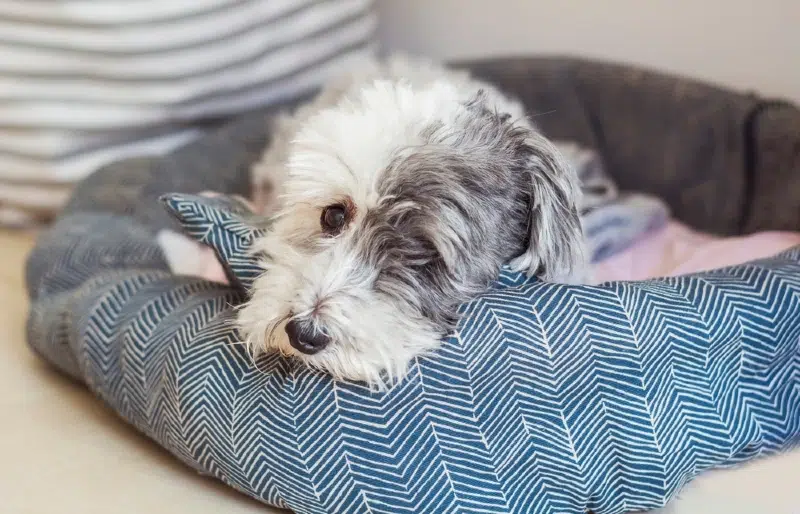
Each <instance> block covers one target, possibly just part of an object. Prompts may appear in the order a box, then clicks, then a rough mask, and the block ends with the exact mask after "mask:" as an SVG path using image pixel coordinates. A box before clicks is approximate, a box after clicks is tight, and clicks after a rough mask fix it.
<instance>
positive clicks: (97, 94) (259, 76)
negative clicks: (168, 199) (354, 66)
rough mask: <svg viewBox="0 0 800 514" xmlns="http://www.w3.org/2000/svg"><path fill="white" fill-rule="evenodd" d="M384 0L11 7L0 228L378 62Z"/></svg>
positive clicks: (5, 27)
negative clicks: (248, 114) (89, 178)
mask: <svg viewBox="0 0 800 514" xmlns="http://www.w3.org/2000/svg"><path fill="white" fill-rule="evenodd" d="M375 29H376V14H375V8H374V0H269V1H264V0H170V1H169V2H163V1H160V0H139V1H137V2H124V1H121V0H96V1H93V2H86V1H85V0H60V1H56V2H47V3H46V4H45V3H40V2H26V1H24V0H7V1H4V2H0V34H2V38H0V223H24V222H30V221H35V220H39V219H41V218H43V217H46V216H48V215H52V214H53V212H54V211H55V210H57V208H58V207H59V206H60V205H62V204H63V202H64V199H65V198H66V194H67V193H66V192H68V191H69V186H70V185H71V184H73V183H74V182H75V181H77V180H80V179H81V178H83V177H85V176H86V175H87V174H89V173H91V172H92V171H94V170H95V169H97V168H98V167H100V166H102V165H104V164H107V163H109V162H113V161H116V160H119V159H123V158H127V157H133V156H140V155H159V154H163V153H166V152H168V151H170V150H172V149H174V148H176V147H178V146H181V145H183V144H185V143H187V142H188V141H190V140H192V139H194V138H196V137H198V136H199V135H200V134H201V133H202V131H203V127H207V126H208V123H209V121H218V120H222V119H226V118H229V117H231V116H233V115H235V114H238V113H241V112H244V111H248V110H251V109H253V108H258V107H265V106H268V105H271V104H275V103H277V102H280V101H285V100H287V99H290V98H293V97H296V96H299V95H301V94H303V93H306V92H308V91H310V90H311V89H313V88H315V87H317V86H318V85H319V84H320V83H321V82H323V81H324V80H325V79H326V78H327V77H329V76H330V75H331V74H332V73H333V72H335V71H337V70H340V69H341V68H342V67H345V66H348V65H350V64H351V63H356V62H358V61H359V60H361V59H363V58H365V57H368V56H371V55H374V53H375V40H376V38H375Z"/></svg>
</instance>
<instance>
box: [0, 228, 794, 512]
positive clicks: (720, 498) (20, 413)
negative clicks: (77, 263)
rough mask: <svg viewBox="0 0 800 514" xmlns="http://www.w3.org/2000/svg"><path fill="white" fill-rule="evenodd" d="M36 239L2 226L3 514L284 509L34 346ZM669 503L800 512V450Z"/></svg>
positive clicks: (719, 476)
mask: <svg viewBox="0 0 800 514" xmlns="http://www.w3.org/2000/svg"><path fill="white" fill-rule="evenodd" d="M32 244H33V238H32V237H31V236H29V235H25V234H19V233H8V232H2V231H0V420H2V423H0V456H2V461H1V462H2V463H1V465H0V514H95V513H96V514H183V513H187V514H188V513H191V514H206V513H208V514H212V513H213V514H220V513H224V514H240V513H241V514H243V513H256V512H258V513H262V514H264V513H267V512H277V511H271V510H270V509H267V508H265V507H264V506H262V505H260V504H257V503H255V502H254V501H251V500H249V499H248V498H246V497H244V496H243V495H240V494H238V493H236V492H233V491H232V490H229V489H228V488H226V487H224V486H222V485H221V484H219V483H217V482H215V481H213V480H210V479H205V478H202V477H199V476H198V475H196V474H195V473H194V472H192V471H190V470H189V469H187V468H186V467H184V466H183V465H181V464H180V463H178V462H177V461H175V460H174V459H173V458H171V457H170V456H169V455H167V454H166V453H165V452H163V451H162V450H160V449H159V448H158V447H157V446H156V445H154V444H153V443H151V442H150V441H148V440H145V439H144V438H143V437H141V436H139V435H138V434H137V433H135V432H134V431H133V430H132V429H130V428H129V427H128V426H126V425H125V424H123V423H122V422H121V421H120V420H119V419H117V418H116V417H115V416H114V415H113V414H112V413H111V412H110V411H109V410H107V409H106V408H104V407H102V406H101V405H100V403H99V402H97V401H95V400H94V399H93V398H92V397H91V396H90V395H89V393H87V392H86V391H85V390H84V389H83V388H81V387H80V386H78V385H76V384H73V383H71V382H69V381H67V380H64V379H63V378H61V377H60V376H59V375H57V374H55V373H53V372H52V371H51V370H50V369H48V368H47V367H46V366H45V365H43V364H42V363H41V362H39V361H38V360H37V358H36V357H34V356H33V355H32V354H31V353H30V352H29V351H28V350H27V348H26V346H25V343H24V331H23V328H24V321H25V317H26V309H27V305H26V302H25V294H24V289H23V283H22V265H23V262H24V258H25V254H26V253H27V251H28V250H29V249H30V247H31V246H32ZM666 512H669V513H671V514H715V513H723V512H724V513H725V514H762V513H763V514H800V452H794V453H792V454H789V455H784V456H781V457H777V458H772V459H766V460H764V461H760V462H756V463H754V464H751V465H748V466H746V467H743V468H740V469H736V470H731V471H725V472H714V473H710V474H708V475H706V476H704V477H702V478H700V479H698V480H697V481H695V482H694V483H693V484H692V485H691V486H690V487H689V488H688V489H687V490H686V491H685V492H684V494H682V495H681V499H680V500H679V501H678V502H677V503H675V504H673V505H671V506H670V508H669V509H666ZM332 514H337V513H332ZM420 514H435V513H420Z"/></svg>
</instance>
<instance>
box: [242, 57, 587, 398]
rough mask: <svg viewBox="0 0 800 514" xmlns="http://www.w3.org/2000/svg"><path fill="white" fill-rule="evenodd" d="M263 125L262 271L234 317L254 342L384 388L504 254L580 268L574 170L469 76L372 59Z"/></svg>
mask: <svg viewBox="0 0 800 514" xmlns="http://www.w3.org/2000/svg"><path fill="white" fill-rule="evenodd" d="M272 133H273V139H272V141H271V142H270V143H269V144H268V145H267V147H266V148H265V151H264V153H263V156H262V158H261V159H260V161H259V162H258V163H257V164H256V165H255V166H254V168H253V180H254V190H255V191H256V194H255V204H256V205H257V208H258V209H260V210H261V211H262V212H263V213H265V214H268V215H269V217H270V218H271V220H272V224H271V227H270V230H269V231H268V232H267V234H266V235H265V236H263V237H262V238H260V239H258V240H257V241H256V242H255V243H254V246H253V251H254V252H256V253H257V254H258V255H259V256H260V263H261V266H262V267H263V273H262V274H261V275H260V276H259V277H258V278H257V279H256V280H255V282H254V284H253V289H252V291H251V296H250V298H249V299H248V301H247V302H246V303H245V304H244V305H242V306H241V308H240V310H239V311H238V313H237V326H238V330H239V332H240V334H241V336H242V339H243V341H244V342H245V343H246V344H247V346H248V348H249V349H250V350H252V351H253V352H254V353H258V352H260V351H269V350H275V351H279V352H281V353H283V354H285V355H290V356H293V357H295V358H297V359H299V360H300V361H302V362H303V363H304V364H306V365H308V366H310V367H312V368H315V369H318V370H322V371H324V372H327V373H329V374H330V375H332V376H333V377H334V378H335V379H340V380H355V381H362V382H365V383H366V384H368V385H369V386H371V387H374V388H378V389H382V388H385V387H387V386H390V385H391V384H393V383H395V382H396V381H398V380H400V379H402V378H403V377H404V376H405V375H406V374H407V372H408V369H409V366H410V364H411V363H412V362H413V361H414V359H416V358H419V357H422V356H426V355H429V354H430V353H432V352H434V351H435V350H436V349H437V348H438V347H439V345H440V343H441V340H442V338H443V337H446V336H447V335H448V334H451V333H452V332H453V331H454V330H455V329H456V327H457V322H458V309H459V306H460V305H462V304H463V303H465V302H467V301H469V300H471V299H473V298H474V297H476V296H477V295H479V294H481V293H482V292H484V291H486V290H487V289H488V287H489V286H490V285H491V283H492V281H493V280H494V279H496V278H497V275H498V273H499V271H500V269H501V267H502V266H503V265H508V266H509V267H510V268H511V269H512V270H516V271H523V272H525V273H527V274H528V275H530V276H537V277H539V278H540V279H542V280H548V281H554V282H562V283H581V282H583V281H584V280H585V278H586V273H587V269H588V265H587V256H586V253H587V252H586V249H585V241H584V237H583V232H582V229H581V222H580V218H579V212H578V208H579V203H580V197H581V190H580V183H579V180H578V178H577V175H576V174H575V173H574V172H573V171H572V170H571V169H570V167H569V166H567V165H566V163H565V162H564V161H563V159H562V157H561V156H560V154H559V152H558V151H557V149H556V148H555V147H554V146H553V144H552V143H551V142H550V141H548V139H546V138H545V137H544V136H543V135H542V134H541V133H540V132H539V131H538V130H537V129H536V127H535V126H534V125H533V123H532V122H531V121H530V120H529V119H528V117H527V116H526V112H525V109H524V107H523V106H522V104H521V103H520V102H518V101H517V100H516V99H513V98H511V97H509V96H508V95H506V94H504V93H502V92H501V91H500V90H499V89H497V88H495V87H494V86H492V85H490V84H488V83H485V82H483V81H480V80H478V79H475V78H473V77H471V76H470V75H469V74H468V73H466V72H463V71H457V70H453V69H450V68H447V67H445V66H443V65H440V64H438V63H434V62H431V61H426V60H422V59H414V58H408V57H398V56H396V57H391V58H389V59H387V60H384V61H374V62H371V63H369V64H368V65H366V66H364V67H363V68H360V69H359V70H357V71H354V72H350V73H347V74H346V75H345V76H344V77H343V78H342V79H341V80H338V81H333V82H331V83H330V84H329V85H328V86H326V87H324V88H323V89H322V90H321V91H320V92H319V94H318V95H317V96H316V97H315V98H314V99H313V100H312V101H310V102H309V103H307V104H305V105H303V106H301V107H300V108H299V109H297V110H296V111H295V112H293V113H289V114H286V115H284V116H281V117H280V118H278V119H277V120H276V122H275V124H274V126H273V131H272Z"/></svg>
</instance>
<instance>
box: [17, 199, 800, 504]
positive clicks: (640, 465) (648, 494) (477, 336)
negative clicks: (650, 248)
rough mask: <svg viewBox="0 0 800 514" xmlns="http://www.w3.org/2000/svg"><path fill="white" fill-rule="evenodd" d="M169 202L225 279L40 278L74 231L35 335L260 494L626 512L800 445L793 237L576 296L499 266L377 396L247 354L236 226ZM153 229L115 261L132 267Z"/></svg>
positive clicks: (148, 424)
mask: <svg viewBox="0 0 800 514" xmlns="http://www.w3.org/2000/svg"><path fill="white" fill-rule="evenodd" d="M165 202H166V204H167V205H168V206H169V208H170V209H171V210H172V211H173V213H174V214H175V216H177V217H178V218H179V219H180V220H181V222H182V223H183V224H184V226H185V228H186V231H187V233H188V234H191V235H192V236H194V237H196V238H197V239H199V240H201V241H203V242H205V243H206V244H209V245H211V246H213V247H215V248H216V250H217V252H218V254H219V255H220V256H221V258H222V259H224V260H225V261H226V263H227V267H228V272H229V273H230V275H231V277H232V278H234V279H236V280H235V281H234V284H235V286H237V287H235V288H227V287H223V286H220V285H215V284H211V283H208V282H203V281H199V280H192V279H186V278H178V277H174V276H170V275H169V274H168V273H166V272H165V271H163V265H162V264H161V263H160V261H158V259H157V258H156V257H153V256H149V257H147V258H144V257H142V258H141V259H138V260H137V259H134V260H132V261H131V262H133V264H132V265H130V266H117V267H112V268H109V269H106V268H102V269H100V271H98V272H97V275H96V276H95V277H93V278H91V279H90V280H87V281H84V282H81V284H83V285H81V286H80V287H78V288H77V289H76V288H74V287H73V285H71V284H63V283H62V281H60V280H58V279H57V277H58V276H59V275H61V274H64V273H66V271H65V270H67V271H68V270H70V269H71V268H75V269H82V268H81V266H84V265H85V264H81V262H82V261H81V260H80V259H79V258H77V257H76V256H80V255H85V254H87V252H89V248H88V247H85V246H84V245H93V246H92V248H93V250H92V251H93V252H94V253H95V254H102V252H98V250H97V245H99V244H103V243H102V241H98V240H89V241H86V240H85V239H82V238H78V237H76V238H72V239H70V240H69V241H70V243H69V244H65V243H63V241H62V246H63V248H61V251H62V252H63V254H64V255H65V258H64V259H62V260H60V261H58V262H57V264H55V265H53V266H52V269H51V270H50V272H49V274H46V275H47V277H48V278H47V279H42V280H43V282H42V283H41V284H40V285H39V289H37V291H39V292H42V291H44V292H43V293H41V294H40V297H39V299H38V300H37V303H36V304H35V305H36V306H37V307H36V308H35V309H34V311H33V313H32V316H31V322H30V327H31V337H30V341H31V344H32V345H33V346H34V347H35V348H36V349H37V351H39V352H40V353H41V354H42V355H44V356H45V357H46V358H47V359H49V360H50V361H51V362H54V363H55V364H57V365H59V366H60V367H62V369H65V370H67V371H71V372H72V373H73V374H74V375H76V376H79V377H80V378H81V379H83V380H84V381H85V382H86V383H87V384H88V385H89V386H90V387H91V388H92V389H93V390H94V391H95V392H96V393H97V394H98V395H99V396H100V397H101V398H103V399H104V400H105V401H106V402H107V403H108V404H109V405H110V406H111V407H112V408H113V409H114V410H116V411H117V412H118V413H119V414H120V415H122V416H123V417H124V418H125V419H126V420H128V421H130V422H131V423H133V424H134V425H135V426H136V427H137V428H138V429H139V430H141V431H142V432H144V433H145V434H147V435H148V436H150V437H151V438H153V439H155V440H156V441H158V442H159V443H160V444H161V445H163V446H164V447H165V448H167V449H168V450H169V451H171V452H172V453H173V454H175V455H176V456H177V457H179V458H180V459H181V460H183V461H184V462H185V463H187V464H189V465H191V466H193V467H194V468H195V469H197V470H200V471H201V472H204V473H208V474H211V475H214V476H216V477H218V478H220V479H221V480H223V481H225V482H226V483H227V484H229V485H231V486H233V487H235V488H237V489H238V490H240V491H242V492H244V493H246V494H249V495H250V496H253V497H255V498H258V499H260V500H261V501H263V502H265V503H268V504H270V505H274V506H278V507H284V508H289V509H291V510H293V511H295V512H298V513H304V514H305V513H320V514H321V513H329V514H362V513H387V514H399V513H425V514H427V513H433V514H439V513H451V512H452V513H456V512H458V513H467V512H475V513H478V512H481V513H487V512H488V513H497V514H523V513H525V514H528V513H537V514H584V513H585V512H587V510H590V511H592V512H595V513H598V514H600V513H622V512H629V511H636V510H646V509H652V508H656V507H661V506H664V505H665V503H667V502H668V501H669V500H670V499H671V498H672V497H674V495H675V494H676V492H677V491H678V490H679V489H680V487H681V486H682V485H684V484H685V483H686V482H687V481H688V480H690V479H691V478H692V477H694V476H696V475H697V474H698V473H700V472H702V471H703V470H706V469H709V468H712V467H717V466H725V465H731V464H735V463H738V462H741V461H744V460H747V459H752V458H754V457H757V456H763V455H768V454H771V453H775V452H778V451H781V450H783V449H786V448H788V447H790V446H792V445H794V444H796V443H798V442H800V248H798V249H793V250H791V251H788V252H785V253H783V254H781V255H778V256H776V257H774V258H771V259H766V260H762V261H758V262H754V263H750V264H746V265H741V266H736V267H731V268H726V269H721V270H717V271H713V272H709V273H702V274H697V275H692V276H687V277H681V278H669V279H661V280H651V281H646V282H631V283H609V284H604V285H600V286H592V287H588V286H581V287H572V286H564V285H553V284H547V283H542V282H539V281H535V280H530V279H527V278H525V277H524V276H521V275H519V274H515V273H511V272H510V271H508V270H504V271H503V272H502V274H501V275H500V277H499V279H498V280H497V282H496V284H495V285H494V287H493V288H492V289H491V290H490V291H489V292H487V293H486V294H484V295H482V296H481V297H480V298H477V299H475V300H474V301H472V302H471V303H469V304H467V305H465V306H464V307H463V318H462V320H461V322H460V325H459V330H458V331H457V333H456V334H455V335H454V336H453V337H451V338H449V339H448V340H447V341H445V342H444V344H443V347H442V349H441V351H440V352H438V354H437V355H436V356H435V357H433V358H427V359H419V360H418V361H417V362H415V363H414V365H413V367H412V370H411V373H410V375H409V376H408V378H407V379H406V380H404V381H403V382H402V383H400V384H398V385H397V386H396V387H394V388H393V389H392V390H391V391H389V392H387V393H383V394H379V393H371V392H370V391H369V390H367V389H366V388H365V387H362V386H361V385H359V384H354V383H342V382H334V381H332V380H331V379H329V378H328V377H327V376H325V375H323V374H320V373H316V372H312V371H309V370H308V369H306V368H304V367H302V366H301V365H298V364H296V363H295V362H293V361H291V360H286V359H284V358H282V357H280V356H278V355H267V356H264V357H262V358H260V359H259V360H258V361H257V362H253V361H252V360H251V358H250V357H249V355H248V354H247V352H246V351H245V349H244V348H243V347H242V346H241V345H239V344H237V343H238V338H237V335H236V333H235V331H234V330H233V329H232V327H231V321H232V319H233V315H234V306H235V305H236V304H237V303H239V302H240V301H241V300H242V299H243V298H244V295H245V294H246V292H245V289H246V286H247V284H249V280H250V279H251V278H252V276H253V273H254V268H253V265H252V262H251V261H250V259H249V258H247V256H246V250H247V247H248V246H249V243H250V241H251V240H252V238H253V235H254V233H255V232H254V229H252V228H251V227H250V226H249V225H248V224H247V223H246V221H247V220H243V219H242V217H241V212H238V211H236V210H235V209H234V210H227V209H226V207H225V206H224V204H221V203H219V202H218V201H217V200H210V199H203V198H201V197H194V196H183V195H175V196H171V197H169V198H167V199H165ZM115 223H121V222H120V221H119V220H117V221H115ZM118 229H119V230H123V231H124V230H127V229H125V227H123V226H121V225H120V226H119V227H118ZM151 240H152V238H148V237H147V236H141V237H140V238H139V239H132V240H130V242H129V243H128V247H127V251H129V252H130V251H134V250H136V251H137V252H138V253H137V255H140V256H145V257H146V256H148V255H150V254H149V253H148V252H149V251H150V250H152V247H151V246H148V244H149V243H150V241H151ZM137 241H139V242H140V246H137ZM113 243H114V242H113V241H112V242H110V243H108V244H113ZM109 251H111V250H109ZM129 261H130V258H129ZM126 262H127V261H126ZM34 296H36V295H34ZM54 312H55V313H58V316H56V315H54V314H53V313H54Z"/></svg>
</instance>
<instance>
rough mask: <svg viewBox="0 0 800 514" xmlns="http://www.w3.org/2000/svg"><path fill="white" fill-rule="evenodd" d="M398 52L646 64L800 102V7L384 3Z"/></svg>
mask: <svg viewBox="0 0 800 514" xmlns="http://www.w3.org/2000/svg"><path fill="white" fill-rule="evenodd" d="M378 4H379V6H380V9H381V11H382V16H383V26H382V28H381V31H382V33H381V35H382V38H383V40H384V43H385V44H386V45H387V46H388V47H389V48H394V49H403V50H407V51H412V52H419V53H425V54H428V55H433V56H435V57H441V58H458V57H474V56H485V55H498V54H530V53H534V52H538V53H555V54H571V55H579V56H590V57H598V58H605V59H611V60H616V61H622V62H629V63H636V64H644V65H647V66H654V67H658V68H660V69H662V70H666V71H671V72H676V73H681V74H685V75H689V76H693V77H696V78H701V79H705V80H708V81H713V82H717V83H720V84H723V85H727V86H731V87H734V88H737V89H743V90H748V89H750V90H757V91H759V92H761V93H763V94H765V95H778V96H783V97H788V98H790V99H793V100H795V101H796V102H800V0H760V1H759V0H651V1H648V0H539V1H536V0H378Z"/></svg>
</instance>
